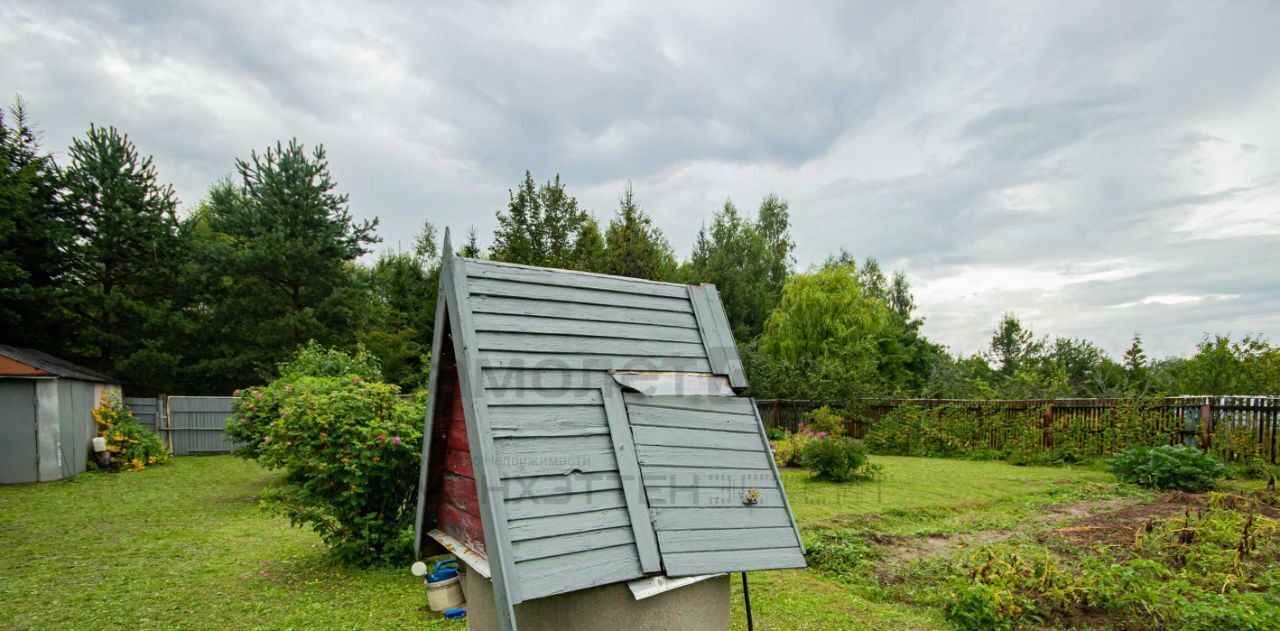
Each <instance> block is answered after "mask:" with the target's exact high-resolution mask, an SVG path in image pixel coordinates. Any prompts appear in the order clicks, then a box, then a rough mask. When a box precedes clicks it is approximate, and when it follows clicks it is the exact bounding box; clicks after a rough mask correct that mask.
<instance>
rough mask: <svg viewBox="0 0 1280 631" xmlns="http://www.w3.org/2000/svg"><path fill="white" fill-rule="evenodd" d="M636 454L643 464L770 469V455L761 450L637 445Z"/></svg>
mask: <svg viewBox="0 0 1280 631" xmlns="http://www.w3.org/2000/svg"><path fill="white" fill-rule="evenodd" d="M636 456H637V457H639V459H640V464H641V465H645V466H648V465H654V466H659V467H664V466H676V467H678V466H681V465H688V466H700V467H720V468H725V469H768V468H769V463H768V460H770V457H769V456H768V455H766V454H762V453H760V452H759V451H731V450H727V449H705V448H695V447H655V446H652V445H637V446H636Z"/></svg>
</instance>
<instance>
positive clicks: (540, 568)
mask: <svg viewBox="0 0 1280 631" xmlns="http://www.w3.org/2000/svg"><path fill="white" fill-rule="evenodd" d="M516 574H517V575H518V576H519V577H520V585H521V586H522V587H523V588H524V589H525V590H526V591H525V593H526V594H527V597H528V598H543V597H546V596H552V595H555V594H563V593H566V592H573V591H578V590H581V589H587V588H590V587H596V586H597V585H607V584H609V583H618V582H621V581H629V580H631V579H634V578H640V577H641V576H644V571H643V570H642V569H641V568H640V561H639V559H638V558H636V551H635V547H634V546H630V545H620V546H614V547H612V548H600V549H596V550H587V551H585V552H575V553H572V554H565V555H561V556H556V557H549V558H545V559H534V560H531V561H521V562H519V563H517V564H516Z"/></svg>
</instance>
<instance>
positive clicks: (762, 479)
mask: <svg viewBox="0 0 1280 631" xmlns="http://www.w3.org/2000/svg"><path fill="white" fill-rule="evenodd" d="M644 483H645V486H648V488H650V489H664V488H672V486H675V488H707V489H727V488H740V489H760V488H774V486H776V484H777V481H776V480H774V479H773V472H772V471H769V470H764V468H756V470H749V468H716V467H699V466H689V467H659V466H646V467H644Z"/></svg>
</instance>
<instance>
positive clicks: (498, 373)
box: [484, 368, 611, 390]
mask: <svg viewBox="0 0 1280 631" xmlns="http://www.w3.org/2000/svg"><path fill="white" fill-rule="evenodd" d="M609 381H611V378H610V377H609V375H607V374H605V373H604V372H601V371H598V370H556V369H551V370H538V369H526V370H518V369H508V368H489V369H486V370H485V371H484V386H485V387H486V388H524V389H543V388H549V389H559V388H570V389H576V388H589V389H594V390H599V389H600V388H603V387H605V384H606V383H608V382H609Z"/></svg>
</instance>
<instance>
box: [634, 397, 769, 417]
mask: <svg viewBox="0 0 1280 631" xmlns="http://www.w3.org/2000/svg"><path fill="white" fill-rule="evenodd" d="M626 398H627V405H628V406H631V405H642V406H645V407H654V408H669V409H673V410H701V411H705V412H716V413H720V414H738V415H741V416H755V406H754V405H752V403H751V399H748V398H746V397H716V396H705V395H693V394H687V395H679V396H667V395H659V396H645V395H643V394H639V393H634V392H631V393H627V395H626Z"/></svg>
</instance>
